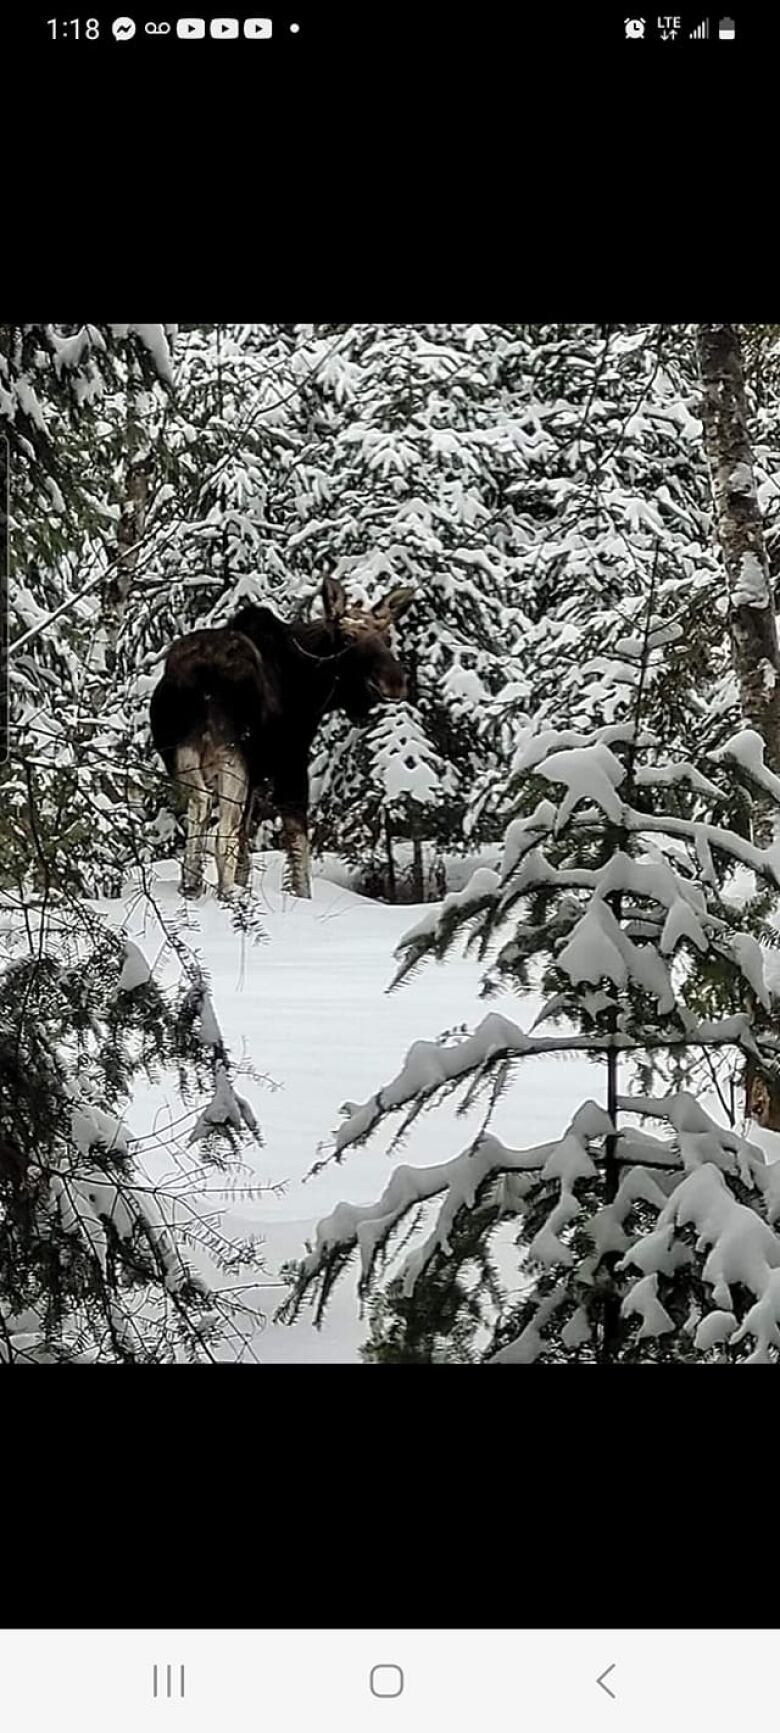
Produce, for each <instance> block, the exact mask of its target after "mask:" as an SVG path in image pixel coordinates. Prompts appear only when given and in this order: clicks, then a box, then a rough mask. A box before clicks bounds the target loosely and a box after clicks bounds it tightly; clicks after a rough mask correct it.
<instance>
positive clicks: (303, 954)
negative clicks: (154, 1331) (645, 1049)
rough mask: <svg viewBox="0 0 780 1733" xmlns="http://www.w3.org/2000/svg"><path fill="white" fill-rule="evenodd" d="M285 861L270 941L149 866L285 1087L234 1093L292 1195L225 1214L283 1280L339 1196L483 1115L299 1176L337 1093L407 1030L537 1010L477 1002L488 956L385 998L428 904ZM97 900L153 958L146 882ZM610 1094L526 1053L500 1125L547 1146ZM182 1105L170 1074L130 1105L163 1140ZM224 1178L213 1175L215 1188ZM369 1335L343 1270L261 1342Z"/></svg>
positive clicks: (316, 1352) (266, 919) (265, 1346)
mask: <svg viewBox="0 0 780 1733" xmlns="http://www.w3.org/2000/svg"><path fill="white" fill-rule="evenodd" d="M280 872H281V857H280V856H277V855H270V856H268V857H266V860H265V863H264V865H263V867H262V869H261V870H260V871H258V870H255V874H254V884H253V890H254V894H255V897H256V902H257V907H258V911H259V914H260V918H261V920H262V925H263V928H264V931H265V933H266V934H267V942H266V943H264V944H257V943H254V942H253V941H252V940H251V939H248V938H246V937H244V936H243V935H241V934H239V933H237V932H236V930H235V928H234V927H233V925H232V923H231V919H230V916H229V914H228V912H227V911H226V909H225V908H224V907H223V906H222V905H221V904H220V903H219V902H217V900H216V898H215V896H214V893H213V891H209V892H208V893H207V894H206V896H205V897H204V898H203V899H201V900H200V901H198V902H197V903H194V904H193V903H189V904H187V905H183V904H182V902H181V899H180V897H179V894H178V866H177V865H176V864H175V863H173V862H167V861H166V862H161V863H160V864H159V865H158V866H157V867H156V868H155V869H154V875H153V890H154V896H155V899H156V901H157V902H158V904H159V907H160V911H161V913H162V915H163V917H164V918H167V917H169V916H171V915H173V914H174V913H177V914H179V915H181V914H182V911H183V909H186V920H187V923H188V925H187V930H186V935H185V934H183V935H182V936H186V938H187V940H188V942H189V943H191V944H192V946H193V949H194V950H196V951H197V952H198V953H199V955H200V957H201V960H202V962H203V964H204V965H205V968H206V970H207V972H208V974H209V976H210V980H211V989H212V998H213V1002H214V1007H215V1010H216V1014H217V1018H218V1020H219V1023H220V1026H221V1028H222V1033H223V1036H224V1038H225V1041H226V1044H227V1046H228V1048H229V1050H230V1053H231V1057H232V1059H233V1061H234V1063H240V1061H241V1060H242V1059H248V1060H250V1061H251V1062H252V1063H253V1064H254V1065H255V1066H256V1067H257V1069H258V1070H259V1071H261V1072H263V1073H267V1074H268V1075H269V1076H270V1077H271V1078H272V1079H273V1080H274V1082H275V1083H276V1084H278V1085H279V1087H278V1088H276V1089H275V1090H271V1089H268V1088H265V1087H261V1086H260V1085H259V1084H257V1083H255V1082H254V1081H252V1080H251V1079H249V1078H246V1077H244V1078H242V1079H241V1081H240V1083H239V1088H240V1091H241V1093H242V1094H243V1095H245V1096H246V1097H247V1099H248V1100H249V1101H250V1102H251V1104H252V1106H253V1108H254V1110H255V1112H256V1115H257V1118H258V1121H259V1123H260V1125H261V1127H262V1132H263V1137H264V1145H265V1146H264V1148H263V1149H262V1150H257V1149H255V1150H253V1149H251V1148H250V1150H249V1152H248V1154H247V1157H246V1159H247V1161H248V1162H249V1163H250V1164H251V1165H252V1167H253V1168H254V1170H255V1173H256V1177H257V1180H259V1181H260V1182H262V1183H264V1184H269V1183H274V1184H275V1183H277V1182H280V1181H281V1182H284V1183H285V1191H284V1194H283V1195H282V1196H280V1197H275V1196H273V1195H272V1194H270V1193H266V1194H264V1195H263V1197H262V1198H261V1199H259V1200H257V1201H254V1200H251V1201H248V1202H236V1203H229V1204H228V1205H227V1206H226V1207H225V1208H224V1213H223V1216H222V1224H223V1227H224V1230H225V1232H226V1233H227V1234H229V1235H230V1234H233V1235H241V1234H246V1233H255V1234H258V1235H261V1236H262V1237H263V1239H264V1241H265V1245H264V1256H265V1260H266V1265H267V1270H266V1274H265V1277H264V1278H262V1279H264V1280H266V1281H272V1280H278V1269H279V1266H280V1265H281V1264H282V1263H283V1262H284V1261H285V1260H286V1259H288V1258H291V1257H296V1256H298V1255H300V1254H301V1252H302V1251H303V1250H304V1241H305V1239H306V1237H307V1236H308V1235H309V1234H311V1232H312V1229H313V1227H314V1225H315V1223H316V1222H317V1221H318V1220H319V1219H320V1218H321V1217H322V1216H323V1215H326V1214H328V1213H329V1212H330V1210H332V1209H333V1207H334V1206H335V1204H336V1203H338V1202H339V1201H341V1200H342V1199H345V1200H349V1201H350V1202H369V1201H372V1200H374V1199H375V1198H377V1197H378V1196H379V1195H380V1193H381V1191H382V1189H383V1187H384V1186H385V1184H386V1183H387V1180H388V1178H389V1176H390V1174H391V1172H392V1168H393V1166H394V1165H395V1164H396V1162H397V1161H398V1160H403V1161H407V1162H412V1163H417V1164H419V1165H421V1166H427V1165H428V1164H430V1163H432V1162H437V1161H441V1160H446V1159H447V1158H448V1157H450V1156H453V1155H456V1154H457V1153H458V1152H459V1151H460V1150H461V1149H462V1148H463V1147H464V1145H465V1144H466V1142H467V1141H468V1138H469V1136H470V1135H472V1134H473V1132H474V1130H475V1129H476V1127H477V1126H478V1125H479V1123H480V1112H481V1110H480V1109H477V1110H475V1111H473V1112H472V1113H471V1114H470V1115H469V1116H468V1117H463V1118H457V1117H456V1112H455V1108H456V1105H457V1102H456V1101H455V1102H447V1103H446V1104H445V1105H444V1106H442V1107H440V1108H437V1109H436V1110H434V1111H433V1112H432V1113H430V1114H428V1115H424V1116H423V1117H422V1118H421V1119H420V1120H418V1121H417V1123H416V1125H415V1127H414V1130H413V1132H412V1134H411V1135H410V1138H409V1141H408V1143H407V1144H405V1146H404V1148H403V1151H402V1153H401V1154H399V1155H397V1156H395V1157H390V1158H389V1157H388V1155H387V1153H386V1148H387V1143H388V1142H389V1141H390V1138H391V1136H392V1128H390V1129H388V1130H383V1131H382V1132H380V1133H379V1134H377V1135H376V1136H375V1137H374V1139H372V1141H371V1143H370V1144H369V1145H368V1147H367V1148H366V1149H363V1150H357V1151H354V1152H352V1153H349V1154H348V1155H347V1156H346V1157H345V1159H344V1161H343V1162H342V1164H341V1165H340V1166H337V1165H336V1164H335V1163H332V1164H330V1165H329V1166H328V1167H327V1168H326V1169H325V1170H324V1172H322V1173H320V1174H319V1175H317V1176H316V1177H315V1178H312V1179H310V1180H308V1181H305V1183H304V1176H305V1175H306V1174H307V1173H308V1171H309V1170H310V1168H311V1166H312V1163H313V1162H314V1161H315V1160H316V1159H317V1157H318V1144H320V1143H321V1142H322V1141H323V1140H326V1141H327V1142H328V1144H330V1137H331V1134H332V1132H333V1131H334V1130H335V1129H336V1127H337V1126H338V1125H339V1123H340V1119H341V1114H340V1111H339V1110H340V1107H341V1104H342V1103H343V1102H344V1101H346V1100H348V1099H349V1100H352V1101H361V1100H364V1099H365V1098H366V1097H367V1096H368V1095H370V1094H372V1093H373V1092H374V1091H375V1090H376V1089H378V1088H379V1087H380V1085H381V1084H382V1083H385V1082H387V1081H388V1079H389V1078H390V1077H392V1076H393V1075H394V1073H395V1072H396V1071H397V1070H398V1069H399V1067H400V1065H401V1062H402V1060H403V1058H404V1056H405V1054H406V1051H407V1049H408V1048H409V1046H410V1044H411V1043H412V1041H415V1040H417V1039H419V1038H421V1037H427V1038H430V1037H433V1036H435V1035H437V1034H439V1033H440V1032H441V1031H442V1030H444V1029H446V1028H449V1027H453V1026H457V1025H459V1024H461V1023H467V1024H468V1025H469V1026H473V1024H474V1023H476V1022H478V1021H479V1019H480V1018H481V1017H482V1016H483V1015H484V1014H485V1012H486V1010H487V1009H490V1010H495V1011H500V1012H503V1013H504V1014H505V1015H508V1016H511V1017H513V1018H514V1019H515V1020H516V1021H517V1022H519V1023H520V1024H521V1025H522V1026H523V1027H526V1028H527V1027H528V1026H529V1025H530V1022H531V1021H532V1019H533V1016H534V1015H535V1013H536V1010H537V1009H538V1001H536V1000H535V999H533V998H532V997H531V996H528V997H527V998H525V999H524V1000H520V999H517V998H514V997H512V996H511V995H507V996H505V997H503V998H501V999H499V1000H491V1001H490V1004H489V1006H488V1005H486V1004H485V1002H484V1001H481V1000H480V999H479V982H480V975H481V972H482V971H481V968H480V966H479V965H478V964H477V963H476V962H474V961H472V960H471V959H466V958H463V957H459V956H453V958H452V959H451V960H449V961H448V962H447V963H445V964H434V963H431V964H429V965H427V966H426V967H424V968H423V969H422V970H421V971H420V972H419V973H418V975H417V976H416V977H415V978H414V979H413V980H411V981H410V982H409V983H408V984H406V985H404V986H403V987H401V988H400V989H398V991H397V992H395V993H393V994H392V995H388V994H387V993H386V991H385V989H386V987H387V986H388V984H389V982H390V980H391V979H392V976H393V973H394V963H393V949H394V947H395V945H396V944H397V942H398V940H399V938H400V936H401V935H402V934H403V933H404V932H406V931H407V930H408V929H409V928H410V927H412V926H413V925H414V924H415V922H416V921H417V920H418V919H419V918H420V916H421V914H422V913H423V912H424V911H423V910H422V909H417V908H415V907H414V906H412V905H409V904H405V905H403V906H389V905H386V904H383V903H375V902H372V901H370V900H369V899H367V898H365V897H360V896H357V895H356V894H355V893H354V892H352V891H350V890H346V889H344V888H342V887H341V886H339V885H336V884H334V883H332V882H330V881H329V880H326V879H325V878H324V877H322V876H320V877H315V882H314V894H313V898H312V901H311V902H310V903H308V902H303V901H301V900H298V899H295V898H293V897H290V896H288V895H287V894H286V893H285V892H284V891H283V890H282V889H281V888H280ZM100 906H101V908H102V910H103V911H104V912H105V913H106V914H107V915H108V916H109V917H110V919H111V921H112V923H113V924H115V925H117V926H122V925H124V926H125V927H126V930H127V932H128V934H129V936H130V937H131V938H132V939H133V940H134V941H135V942H136V943H137V944H138V945H140V947H141V948H142V950H143V951H144V953H145V955H146V956H147V957H148V958H149V960H150V961H154V959H155V958H156V957H157V954H158V952H159V951H160V948H161V945H162V943H163V936H162V934H161V931H160V927H159V923H158V921H157V918H156V916H155V915H154V913H153V911H152V909H151V908H150V905H149V904H148V903H147V902H145V901H142V900H140V899H139V898H138V893H137V891H135V890H133V889H132V887H128V891H127V893H126V894H125V896H124V897H123V898H121V899H119V900H117V901H115V902H110V903H103V904H101V905H100ZM429 909H430V905H428V906H427V911H429ZM427 911H426V912H427ZM176 973H177V969H176V967H175V966H174V965H172V964H171V963H170V962H169V961H166V962H164V963H163V966H162V970H161V974H160V978H161V979H165V980H173V979H175V978H176ZM602 1093H603V1078H602V1075H601V1073H600V1072H599V1070H598V1068H597V1067H595V1066H592V1065H590V1064H589V1063H587V1062H585V1061H581V1060H570V1061H568V1062H560V1061H555V1060H548V1061H544V1060H528V1061H526V1062H525V1064H524V1066H523V1067H522V1068H521V1070H520V1071H519V1072H518V1080H517V1083H516V1085H515V1087H514V1089H513V1090H512V1091H511V1092H510V1093H509V1095H508V1096H507V1097H506V1098H505V1099H504V1100H503V1101H502V1102H501V1103H500V1104H499V1106H498V1108H497V1110H496V1114H495V1118H494V1126H495V1129H496V1131H497V1132H499V1133H500V1134H502V1135H503V1136H504V1137H505V1138H506V1139H507V1141H508V1142H511V1143H513V1144H515V1145H524V1144H533V1143H538V1142H541V1141H542V1140H543V1139H545V1138H548V1137H550V1136H553V1135H556V1136H557V1135H560V1133H561V1131H562V1130H563V1129H564V1127H565V1125H566V1124H567V1122H568V1120H569V1119H570V1117H571V1115H572V1113H573V1112H574V1111H575V1109H576V1108H577V1106H578V1105H579V1104H580V1102H581V1101H582V1100H583V1098H584V1097H587V1096H594V1097H595V1098H596V1099H597V1100H600V1099H601V1096H602ZM181 1112H182V1107H181V1103H180V1100H179V1097H178V1094H177V1090H176V1087H175V1082H174V1080H173V1079H171V1081H170V1085H169V1086H168V1087H165V1086H163V1085H159V1086H155V1087H154V1088H150V1087H149V1086H148V1085H147V1086H144V1087H139V1090H138V1092H137V1094H136V1095H135V1097H134V1100H133V1104H132V1108H131V1111H130V1113H129V1115H128V1120H129V1126H130V1130H131V1132H132V1134H133V1136H135V1137H139V1136H147V1135H148V1134H150V1133H152V1132H154V1131H159V1132H160V1133H161V1134H162V1135H163V1136H164V1135H165V1126H166V1123H167V1121H168V1120H169V1119H171V1120H173V1119H177V1118H178V1117H179V1116H180V1115H181ZM145 1147H146V1149H147V1150H149V1149H152V1148H153V1145H152V1143H151V1142H150V1144H149V1145H147V1146H145ZM142 1165H143V1166H144V1167H145V1169H146V1171H147V1173H148V1174H149V1176H150V1177H151V1178H153V1179H155V1180H159V1179H160V1178H161V1177H162V1175H163V1173H165V1172H170V1162H169V1158H168V1157H167V1156H165V1155H164V1154H161V1153H158V1154H157V1155H150V1154H148V1153H147V1155H146V1157H145V1159H144V1161H143V1164H142ZM218 1178H219V1176H217V1177H216V1179H215V1180H213V1181H210V1183H211V1184H216V1183H218ZM218 1201H219V1200H217V1202H218ZM283 1293H284V1289H283V1288H282V1287H271V1288H270V1289H268V1290H267V1291H265V1292H263V1293H262V1294H261V1296H260V1303H261V1305H262V1308H263V1310H264V1311H265V1312H266V1314H270V1313H271V1312H272V1311H273V1309H274V1307H275V1306H276V1305H277V1304H278V1303H279V1300H280V1299H281V1298H282V1297H283ZM366 1334H367V1328H366V1325H365V1322H364V1321H361V1319H360V1317H359V1315H358V1310H357V1304H356V1299H355V1292H354V1283H353V1282H352V1281H351V1280H350V1279H345V1280H344V1281H343V1282H342V1283H341V1284H339V1285H338V1286H337V1288H336V1291H335V1293H334V1295H333V1297H332V1299H331V1302H330V1305H329V1309H328V1314H327V1319H326V1322H325V1323H324V1325H323V1327H322V1329H321V1330H319V1331H317V1330H314V1328H313V1327H312V1326H311V1325H310V1324H309V1323H308V1322H307V1321H306V1320H305V1318H304V1319H303V1320H302V1321H301V1322H299V1323H298V1324H296V1325H294V1326H290V1327H284V1326H281V1325H275V1324H272V1323H270V1322H269V1323H268V1325H267V1326H266V1328H265V1329H263V1330H262V1331H261V1332H259V1333H258V1335H257V1337H256V1339H255V1340H254V1342H253V1352H254V1354H255V1356H256V1357H257V1358H259V1359H260V1360H261V1361H264V1362H271V1361H336V1360H338V1361H345V1360H346V1361H356V1360H357V1349H358V1346H359V1344H360V1343H361V1342H363V1341H364V1340H365V1337H366Z"/></svg>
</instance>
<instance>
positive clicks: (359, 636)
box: [322, 578, 416, 722]
mask: <svg viewBox="0 0 780 1733" xmlns="http://www.w3.org/2000/svg"><path fill="white" fill-rule="evenodd" d="M415 594H416V592H415V591H414V590H413V589H410V588H408V587H407V586H405V585H402V586H400V587H396V588H395V589H393V590H390V591H388V594H387V595H386V596H383V597H382V599H381V601H379V602H374V604H373V606H372V607H370V608H367V607H363V606H362V605H361V604H359V603H356V602H349V601H348V600H347V596H346V593H345V590H344V588H343V586H342V584H340V583H339V581H338V579H337V578H325V580H324V583H323V586H322V605H323V611H324V614H325V619H326V621H327V622H328V626H329V628H330V631H331V634H332V638H333V640H334V644H335V645H336V647H337V649H338V650H339V651H340V652H341V654H342V657H343V660H342V664H341V667H340V669H339V674H338V680H337V683H336V689H335V692H334V698H333V704H334V708H338V709H341V710H345V711H346V714H347V716H348V717H349V720H350V722H364V721H365V719H366V717H367V716H368V714H369V712H370V711H371V710H372V709H373V707H374V705H375V704H377V703H382V702H388V701H389V702H393V701H398V700H399V699H401V698H405V697H406V675H405V673H404V670H403V668H402V666H401V663H400V662H399V661H398V659H397V657H396V656H395V655H394V653H393V650H392V649H391V634H392V630H393V627H394V626H395V625H396V623H397V621H398V620H400V618H401V616H402V615H403V614H405V613H406V610H407V608H410V607H411V605H412V602H413V601H414V599H415Z"/></svg>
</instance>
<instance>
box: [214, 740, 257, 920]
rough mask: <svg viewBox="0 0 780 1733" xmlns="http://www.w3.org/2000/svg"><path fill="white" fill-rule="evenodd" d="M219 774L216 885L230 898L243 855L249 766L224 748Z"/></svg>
mask: <svg viewBox="0 0 780 1733" xmlns="http://www.w3.org/2000/svg"><path fill="white" fill-rule="evenodd" d="M216 773H217V800H218V802H219V809H218V810H219V820H218V824H217V843H216V851H215V852H216V857H217V883H218V887H219V894H220V896H227V895H228V894H229V892H230V891H232V889H233V886H234V884H235V883H236V877H237V869H238V865H239V858H240V855H241V833H242V830H243V826H244V812H245V809H246V803H247V796H248V793H249V778H248V776H247V769H246V765H245V763H244V760H243V758H242V756H241V753H240V752H239V751H238V750H237V749H236V747H234V746H225V747H222V748H221V749H220V751H219V755H218V758H217V764H216ZM247 864H248V863H247ZM244 882H245V881H244Z"/></svg>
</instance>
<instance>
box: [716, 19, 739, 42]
mask: <svg viewBox="0 0 780 1733" xmlns="http://www.w3.org/2000/svg"><path fill="white" fill-rule="evenodd" d="M736 34H737V33H736V30H735V29H734V20H733V18H721V21H720V24H719V25H718V35H719V37H720V40H721V42H733V41H734V37H735V36H736Z"/></svg>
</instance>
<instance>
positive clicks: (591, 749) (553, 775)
mask: <svg viewBox="0 0 780 1733" xmlns="http://www.w3.org/2000/svg"><path fill="white" fill-rule="evenodd" d="M539 775H540V776H546V777H547V778H548V779H549V780H550V782H562V783H563V784H564V785H565V787H566V790H567V792H566V794H565V795H564V798H563V800H562V801H561V804H560V807H559V809H558V820H557V828H558V829H559V830H562V829H563V826H564V825H565V823H566V821H567V819H568V818H570V817H571V814H572V812H573V811H574V808H575V807H576V806H578V805H579V803H580V801H581V800H593V801H595V802H596V805H597V806H600V807H601V810H602V812H604V813H605V815H606V817H607V818H608V819H610V821H611V822H612V823H613V824H619V823H620V821H621V819H622V817H623V803H622V801H620V800H619V799H618V797H617V795H616V793H615V789H616V788H619V787H620V784H621V783H622V782H623V781H624V780H625V775H626V772H625V769H624V767H623V765H622V764H621V763H620V760H619V759H618V758H616V757H615V754H614V752H610V750H609V747H608V746H605V745H604V743H603V741H599V743H598V745H596V746H580V747H575V748H574V749H573V751H570V752H552V753H551V754H550V756H549V758H546V759H545V760H544V763H543V764H540V765H539Z"/></svg>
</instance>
